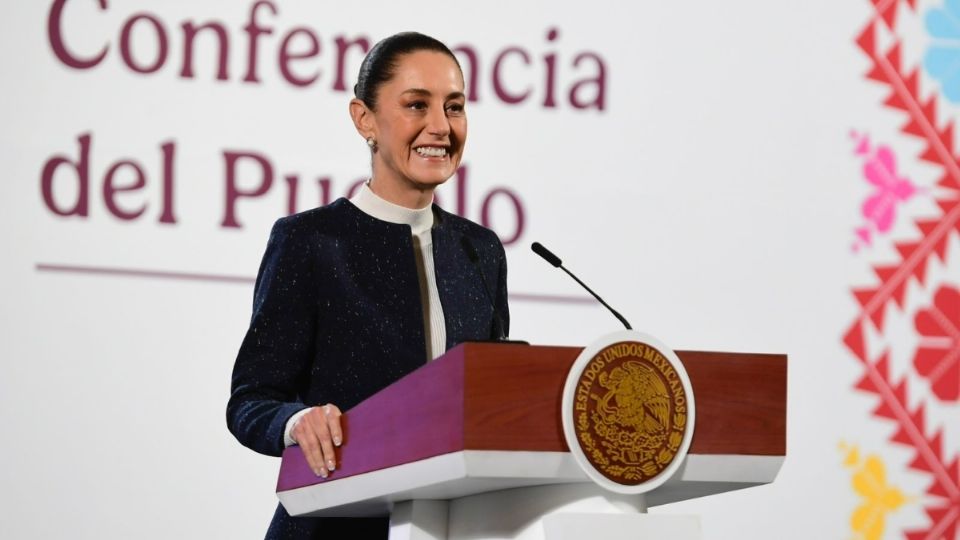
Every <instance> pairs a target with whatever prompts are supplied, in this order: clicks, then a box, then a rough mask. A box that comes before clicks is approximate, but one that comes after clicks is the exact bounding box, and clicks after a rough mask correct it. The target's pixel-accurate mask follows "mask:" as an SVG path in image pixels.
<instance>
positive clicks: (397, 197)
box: [227, 32, 509, 539]
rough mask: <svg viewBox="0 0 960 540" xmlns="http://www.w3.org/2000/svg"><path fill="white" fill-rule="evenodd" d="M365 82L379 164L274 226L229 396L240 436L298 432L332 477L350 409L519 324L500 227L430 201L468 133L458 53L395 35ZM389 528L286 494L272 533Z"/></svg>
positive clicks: (271, 442)
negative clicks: (306, 511)
mask: <svg viewBox="0 0 960 540" xmlns="http://www.w3.org/2000/svg"><path fill="white" fill-rule="evenodd" d="M354 92H355V95H356V97H355V98H354V99H352V100H351V101H350V105H349V110H350V117H351V118H352V120H353V123H354V126H355V127H356V129H357V132H358V133H359V134H360V136H361V137H362V138H363V139H364V140H365V141H366V143H367V145H368V146H369V148H370V152H371V161H372V176H371V178H370V180H369V181H368V182H367V183H366V184H365V185H364V186H362V187H361V188H360V190H359V191H358V192H357V193H356V195H354V196H353V197H351V198H350V199H349V200H347V199H338V200H336V201H334V202H332V203H330V204H328V205H326V206H323V207H320V208H315V209H313V210H309V211H307V212H302V213H299V214H295V215H292V216H289V217H286V218H282V219H280V220H279V221H277V223H276V224H275V225H274V228H273V231H272V233H271V235H270V240H269V242H268V244H267V250H266V254H265V255H264V258H263V262H262V264H261V266H260V273H259V275H258V276H257V283H256V290H255V292H254V305H253V316H252V317H251V321H250V328H249V330H248V331H247V334H246V337H245V338H244V340H243V343H242V345H241V347H240V352H239V354H238V355H237V360H236V363H235V365H234V371H233V383H232V387H231V396H230V401H229V403H228V405H227V423H228V426H229V427H230V430H231V432H233V434H234V435H235V436H236V437H237V439H238V440H239V441H240V442H241V443H242V444H244V445H246V446H248V447H250V448H252V449H253V450H256V451H258V452H261V453H264V454H268V455H275V456H278V455H280V454H281V453H282V452H283V449H284V448H285V447H287V446H291V445H294V444H298V445H299V446H300V447H301V449H302V451H303V453H304V455H305V456H306V459H307V462H308V463H309V464H310V467H311V468H312V469H313V471H314V472H315V473H316V475H317V476H318V477H321V478H323V479H327V478H329V477H331V476H332V475H333V477H334V478H335V475H336V474H337V473H336V471H337V469H338V453H337V450H336V449H337V447H339V446H341V445H347V444H350V441H349V440H346V439H345V438H344V434H343V431H342V430H341V426H340V414H341V410H344V411H345V410H348V409H350V408H351V407H353V406H354V405H356V404H357V403H359V402H361V401H363V400H364V399H366V398H367V397H369V396H371V395H373V394H374V393H376V392H378V391H379V390H381V389H382V388H384V387H386V386H387V385H389V384H391V383H393V382H394V381H396V380H397V379H399V378H400V377H402V376H404V375H406V374H407V373H410V372H411V371H413V370H415V369H417V368H418V367H420V366H421V365H423V364H424V362H428V361H430V360H432V359H434V358H436V357H438V356H440V355H442V354H443V353H444V352H446V351H447V350H448V349H450V348H451V347H453V346H455V345H457V344H458V343H462V342H464V341H477V340H490V339H502V338H504V337H505V336H506V334H507V332H508V329H509V310H508V307H507V269H506V255H505V253H504V250H503V246H502V245H501V243H500V240H499V239H498V238H497V235H496V234H494V233H493V232H492V231H490V230H489V229H486V228H484V227H482V226H480V225H477V224H475V223H473V222H471V221H468V220H466V219H464V218H461V217H459V216H456V215H454V214H451V213H448V212H445V211H444V210H442V209H441V208H440V207H439V206H437V205H436V204H433V192H434V189H436V187H437V186H439V185H441V184H443V183H444V182H446V181H447V179H449V178H450V177H451V176H453V175H454V174H455V173H456V172H457V167H458V165H459V164H460V160H461V157H462V155H463V149H464V143H465V142H466V137H467V117H466V110H465V102H466V98H465V96H464V82H463V75H462V73H461V71H460V66H459V64H458V63H457V61H456V58H455V57H454V56H453V53H452V52H450V50H449V49H448V48H447V47H446V46H445V45H444V44H443V43H440V42H439V41H437V40H435V39H433V38H431V37H429V36H425V35H423V34H418V33H414V32H407V33H402V34H397V35H394V36H391V37H389V38H387V39H385V40H383V41H381V42H380V43H378V44H376V45H375V46H374V47H373V48H372V49H371V50H370V53H369V54H368V55H367V57H366V58H365V59H364V61H363V64H362V65H361V67H360V75H359V78H358V83H357V85H356V87H355V88H354ZM465 246H469V250H470V251H471V252H476V253H471V254H470V255H468V253H467V252H466V251H465V250H467V249H468V248H467V247H465ZM471 259H476V263H474V262H473V261H472V260H471ZM478 272H479V273H480V274H481V275H479V276H478V275H477V273H478ZM486 283H491V284H495V288H496V289H495V290H494V291H488V290H486ZM491 298H492V299H493V302H491V301H490V299H491ZM411 398H413V396H411ZM387 529H388V520H387V519H386V518H385V517H382V518H370V519H360V518H349V519H339V518H298V517H291V516H290V515H289V514H287V512H286V510H285V509H284V508H283V507H282V506H278V507H277V511H276V514H275V515H274V519H273V522H272V524H271V526H270V529H269V531H268V532H267V537H268V538H278V539H279V538H386V535H387Z"/></svg>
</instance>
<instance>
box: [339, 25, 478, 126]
mask: <svg viewBox="0 0 960 540" xmlns="http://www.w3.org/2000/svg"><path fill="white" fill-rule="evenodd" d="M416 51H436V52H440V53H443V54H446V55H447V56H449V57H450V58H452V59H453V61H454V62H455V63H456V64H457V68H460V62H458V61H457V57H456V56H454V55H453V51H451V50H450V49H449V48H448V47H447V46H446V45H444V44H443V43H442V42H440V41H439V40H437V39H434V38H432V37H430V36H427V35H424V34H421V33H419V32H401V33H399V34H394V35H392V36H390V37H388V38H384V39H383V40H381V41H380V42H378V43H377V44H376V45H374V46H373V48H372V49H370V52H368V53H367V56H366V57H365V58H364V59H363V63H362V64H360V74H359V75H358V76H357V84H355V85H354V86H353V95H355V96H356V97H357V99H359V100H360V101H362V102H363V103H364V104H366V106H367V107H369V108H370V110H376V108H377V93H378V92H379V91H380V87H381V86H383V84H384V83H385V82H387V81H389V80H390V79H392V78H393V76H394V75H395V74H396V70H397V65H398V64H399V59H400V57H401V56H403V55H405V54H409V53H412V52H416Z"/></svg>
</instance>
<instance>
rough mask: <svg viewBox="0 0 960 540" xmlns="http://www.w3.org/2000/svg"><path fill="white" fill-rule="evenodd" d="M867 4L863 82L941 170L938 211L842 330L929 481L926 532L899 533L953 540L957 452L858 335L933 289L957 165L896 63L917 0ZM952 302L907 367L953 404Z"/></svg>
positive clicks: (949, 292) (953, 297) (915, 86)
mask: <svg viewBox="0 0 960 540" xmlns="http://www.w3.org/2000/svg"><path fill="white" fill-rule="evenodd" d="M871 2H872V4H873V6H874V14H873V16H872V17H871V19H870V21H869V22H868V23H867V25H866V27H865V28H864V29H863V30H862V31H861V32H860V34H859V36H858V37H857V40H856V43H857V45H858V46H859V47H860V49H861V50H862V51H863V52H864V53H865V54H866V56H867V58H869V60H870V63H871V66H870V70H869V72H868V73H867V78H868V79H870V80H873V81H876V82H879V83H881V84H883V85H885V86H886V87H887V88H888V90H889V94H888V97H887V98H886V99H885V101H884V105H885V106H886V107H888V108H891V109H894V110H897V111H901V112H902V113H904V115H905V117H906V121H905V122H904V124H903V126H902V127H901V128H900V130H901V132H903V133H904V134H905V135H908V136H910V137H913V138H916V139H919V141H920V142H922V143H923V149H922V151H921V152H920V154H919V156H918V157H919V159H920V160H922V161H924V162H927V163H931V164H933V165H936V166H937V167H939V168H940V170H941V176H940V178H939V181H938V186H939V187H940V189H939V190H937V191H935V192H932V193H933V196H934V200H935V201H936V203H937V205H938V206H939V208H940V211H941V212H940V215H939V216H936V217H932V218H931V217H926V218H924V219H919V220H915V221H914V224H915V225H916V230H917V236H918V237H917V238H913V239H911V240H908V241H901V242H898V243H896V244H895V246H896V249H897V252H898V253H899V255H900V260H899V262H897V263H895V264H883V265H874V266H873V271H874V274H876V276H877V282H876V283H874V284H872V285H870V286H867V287H860V288H855V289H854V290H853V295H854V297H855V298H856V300H857V302H858V303H859V305H860V313H859V314H858V315H857V317H856V318H855V320H854V321H853V322H852V324H851V325H850V326H849V328H848V329H847V331H846V332H845V333H844V338H843V341H844V343H845V344H846V346H847V347H848V348H849V349H850V351H851V352H852V353H853V355H854V356H855V357H856V358H857V360H858V361H859V362H860V363H861V364H862V366H863V376H862V377H861V378H860V380H859V381H858V383H857V385H856V388H858V389H860V390H863V391H866V392H870V393H872V394H875V395H876V396H877V398H878V401H879V403H878V405H877V407H876V409H875V410H874V411H873V414H874V416H876V417H878V418H883V419H887V420H889V421H892V422H893V423H894V425H895V426H896V429H895V431H894V434H893V435H892V437H891V438H890V440H891V442H894V443H897V444H901V445H905V446H907V447H910V448H911V449H912V450H913V452H914V459H913V460H912V461H911V463H910V465H909V466H910V468H911V469H913V470H915V471H918V472H921V473H924V474H926V475H928V476H929V477H930V479H931V482H930V485H929V486H928V488H927V490H926V495H927V497H924V498H923V499H922V503H923V504H924V506H925V508H924V510H925V512H926V514H927V516H928V517H929V519H930V523H929V526H927V527H926V528H924V529H920V530H914V531H905V532H904V535H905V537H906V538H908V539H911V540H919V539H929V540H935V539H937V540H938V539H956V538H957V534H958V532H960V531H958V526H960V456H958V455H957V453H956V452H952V455H946V453H945V451H944V447H943V432H942V429H932V428H931V427H930V426H929V425H928V422H927V419H926V410H927V407H928V405H929V404H928V403H927V402H925V401H923V400H921V401H920V402H919V404H918V405H916V406H913V407H911V405H910V403H913V402H915V401H916V399H915V398H916V396H911V395H910V390H909V388H908V383H907V377H906V376H903V377H898V378H894V377H893V376H892V375H891V374H890V369H889V353H888V352H887V351H885V352H883V353H882V354H880V356H879V358H869V357H868V353H867V350H866V340H865V333H866V331H867V329H868V327H872V328H874V329H875V330H876V331H877V332H879V333H880V334H883V332H884V330H885V325H884V323H885V317H886V315H887V313H888V310H892V309H901V310H902V309H903V308H904V305H905V304H904V300H905V296H906V293H907V285H908V283H910V282H911V281H913V282H914V283H916V284H918V285H919V286H921V287H923V288H925V289H929V288H932V287H931V284H930V283H928V281H927V280H928V276H927V269H928V265H929V264H931V263H932V262H933V261H935V260H938V259H939V260H940V261H941V262H943V261H944V260H945V258H946V250H947V245H948V242H949V240H950V238H951V236H952V235H956V234H957V232H958V231H960V198H958V195H960V193H958V190H960V161H958V158H957V156H956V154H955V153H954V150H953V148H954V146H953V145H954V140H953V129H954V128H953V122H952V121H948V122H946V123H945V124H942V125H941V123H940V121H939V119H938V115H937V103H938V99H939V96H938V95H937V94H936V93H932V94H930V95H928V96H926V97H925V96H923V95H922V94H921V91H920V73H919V69H918V68H917V67H912V68H909V69H908V68H906V67H905V66H904V65H903V61H902V58H901V50H902V49H901V42H900V39H899V37H898V36H897V35H896V31H895V29H896V18H897V15H898V10H902V9H913V8H915V0H899V1H898V0H871ZM880 31H887V32H889V33H890V34H891V35H892V37H893V41H892V43H891V45H889V46H888V47H887V48H886V49H885V50H881V48H880V47H879V46H878V45H877V39H876V37H877V33H878V32H880ZM944 291H946V292H944ZM958 302H960V296H958V295H957V291H956V289H952V288H948V287H942V288H940V289H939V291H938V293H937V294H936V295H935V300H934V304H933V306H931V307H929V308H928V309H925V310H921V311H920V312H918V313H917V314H916V316H915V318H914V323H915V325H916V327H917V330H918V332H919V334H920V336H921V344H920V347H919V348H918V350H917V353H916V355H915V357H914V366H915V368H916V369H917V372H918V374H920V375H921V376H923V377H926V378H927V380H928V381H929V382H930V384H931V389H932V391H933V392H934V393H935V394H936V396H937V397H939V398H940V399H941V400H957V398H958V395H957V394H958V393H960V367H958V363H960V360H958V354H960V353H958V351H957V348H958V342H960V339H958V334H957V327H958V325H960V316H958V313H960V303H958ZM935 345H936V346H935ZM911 398H914V399H911ZM950 427H951V428H955V427H956V426H950Z"/></svg>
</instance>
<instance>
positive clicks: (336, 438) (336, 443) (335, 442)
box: [333, 437, 340, 446]
mask: <svg viewBox="0 0 960 540" xmlns="http://www.w3.org/2000/svg"><path fill="white" fill-rule="evenodd" d="M333 445H334V446H340V437H334V438H333Z"/></svg>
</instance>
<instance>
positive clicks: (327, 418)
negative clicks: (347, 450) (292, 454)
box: [291, 403, 343, 478]
mask: <svg viewBox="0 0 960 540" xmlns="http://www.w3.org/2000/svg"><path fill="white" fill-rule="evenodd" d="M340 414H341V413H340V409H339V408H337V406H336V405H333V404H332V403H327V404H326V405H324V406H322V407H312V408H311V409H310V410H309V411H308V412H307V413H306V414H304V415H303V416H302V417H300V420H298V421H297V425H296V426H294V427H293V433H292V434H291V435H292V436H293V440H294V441H296V442H297V444H299V445H300V449H301V450H303V455H304V457H306V458H307V464H308V465H310V469H311V470H312V471H313V472H314V474H316V475H317V476H322V477H323V478H326V477H327V475H329V474H330V472H332V471H334V470H336V468H337V456H336V454H335V452H334V449H335V448H336V447H338V446H340V445H341V444H342V443H343V430H342V429H340Z"/></svg>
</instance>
